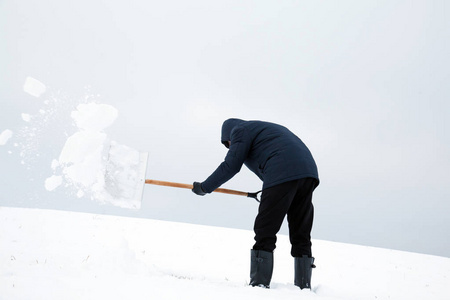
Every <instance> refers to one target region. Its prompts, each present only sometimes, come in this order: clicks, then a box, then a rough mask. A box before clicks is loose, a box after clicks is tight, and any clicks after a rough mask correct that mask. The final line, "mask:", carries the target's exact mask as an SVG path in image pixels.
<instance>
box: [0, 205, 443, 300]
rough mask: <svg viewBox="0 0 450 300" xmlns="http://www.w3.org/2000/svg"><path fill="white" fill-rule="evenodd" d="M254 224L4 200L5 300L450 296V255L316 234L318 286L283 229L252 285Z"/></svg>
mask: <svg viewBox="0 0 450 300" xmlns="http://www.w3.org/2000/svg"><path fill="white" fill-rule="evenodd" d="M252 242H253V233H252V232H251V231H245V230H236V229H225V228H218V227H207V226H199V225H191V224H182V223H173V222H165V221H156V220H148V219H135V218H125V217H114V216H105V215H94V214H86V213H74V212H65V211H52V210H40V209H23V208H8V207H0V299H2V300H10V299H27V300H28V299H46V300H49V299H133V300H137V299H170V300H172V299H224V300H225V299H226V300H229V299H246V300H249V299H258V300H263V299H358V300H359V299H408V300H411V299H450V288H449V282H450V258H444V257H437V256H429V255H422V254H415V253H409V252H401V251H393V250H387V249H380V248H372V247H363V246H356V245H349V244H341V243H334V242H327V241H320V240H314V241H313V242H314V245H313V251H314V256H315V257H316V265H317V268H316V269H315V270H314V271H313V279H312V285H313V289H312V291H306V290H303V291H301V290H299V289H298V288H297V287H295V286H294V285H293V283H292V282H293V259H292V257H290V255H289V241H288V238H287V236H279V241H278V243H277V245H278V247H277V249H276V252H275V269H274V274H273V280H272V285H271V289H270V290H266V289H261V288H252V287H249V286H248V285H247V284H248V277H249V257H250V248H251V245H252Z"/></svg>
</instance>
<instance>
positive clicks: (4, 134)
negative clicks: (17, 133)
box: [0, 129, 13, 146]
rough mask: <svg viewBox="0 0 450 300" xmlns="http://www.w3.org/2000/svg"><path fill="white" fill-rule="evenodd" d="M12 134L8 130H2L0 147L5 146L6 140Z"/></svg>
mask: <svg viewBox="0 0 450 300" xmlns="http://www.w3.org/2000/svg"><path fill="white" fill-rule="evenodd" d="M12 135H13V132H12V131H11V130H9V129H6V130H3V132H2V133H1V134H0V146H3V145H5V144H6V143H7V142H8V140H9V139H10V138H11V137H12Z"/></svg>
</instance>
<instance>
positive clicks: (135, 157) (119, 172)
mask: <svg viewBox="0 0 450 300" xmlns="http://www.w3.org/2000/svg"><path fill="white" fill-rule="evenodd" d="M147 160H148V153H147V152H139V151H137V150H134V149H132V148H129V147H127V146H124V145H120V144H118V143H115V142H112V143H111V145H110V147H109V151H108V154H107V159H106V168H105V169H106V170H105V186H104V187H105V191H106V192H107V193H108V194H109V195H110V198H111V200H109V201H108V202H110V203H111V204H113V205H116V206H120V207H123V208H131V209H139V208H140V207H141V201H142V195H143V193H144V185H145V184H146V183H147V184H154V185H162V186H170V187H177V188H185V189H192V188H193V185H192V184H184V183H176V182H169V181H160V180H152V179H147V180H146V179H145V172H146V169H147ZM214 192H219V193H225V194H232V195H239V196H246V197H250V198H253V199H255V200H256V201H258V202H259V201H260V200H259V199H258V194H259V193H260V192H261V191H259V192H256V193H246V192H240V191H235V190H229V189H222V188H218V189H216V190H215V191H214Z"/></svg>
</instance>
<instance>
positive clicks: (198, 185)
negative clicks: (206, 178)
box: [192, 182, 206, 196]
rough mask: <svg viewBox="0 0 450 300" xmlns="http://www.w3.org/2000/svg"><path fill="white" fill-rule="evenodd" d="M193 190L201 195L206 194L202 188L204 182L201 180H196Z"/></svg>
mask: <svg viewBox="0 0 450 300" xmlns="http://www.w3.org/2000/svg"><path fill="white" fill-rule="evenodd" d="M192 191H193V192H194V193H195V194H197V195H199V196H205V195H206V193H205V191H204V190H203V189H202V184H201V183H200V182H194V187H193V188H192Z"/></svg>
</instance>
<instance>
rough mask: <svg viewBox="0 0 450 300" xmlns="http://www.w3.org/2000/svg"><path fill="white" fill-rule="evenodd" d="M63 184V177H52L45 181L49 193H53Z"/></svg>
mask: <svg viewBox="0 0 450 300" xmlns="http://www.w3.org/2000/svg"><path fill="white" fill-rule="evenodd" d="M61 183H62V177H61V176H55V175H52V176H50V177H49V178H47V179H46V180H45V189H46V190H47V191H53V190H54V189H56V188H57V187H58V186H60V185H61Z"/></svg>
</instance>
